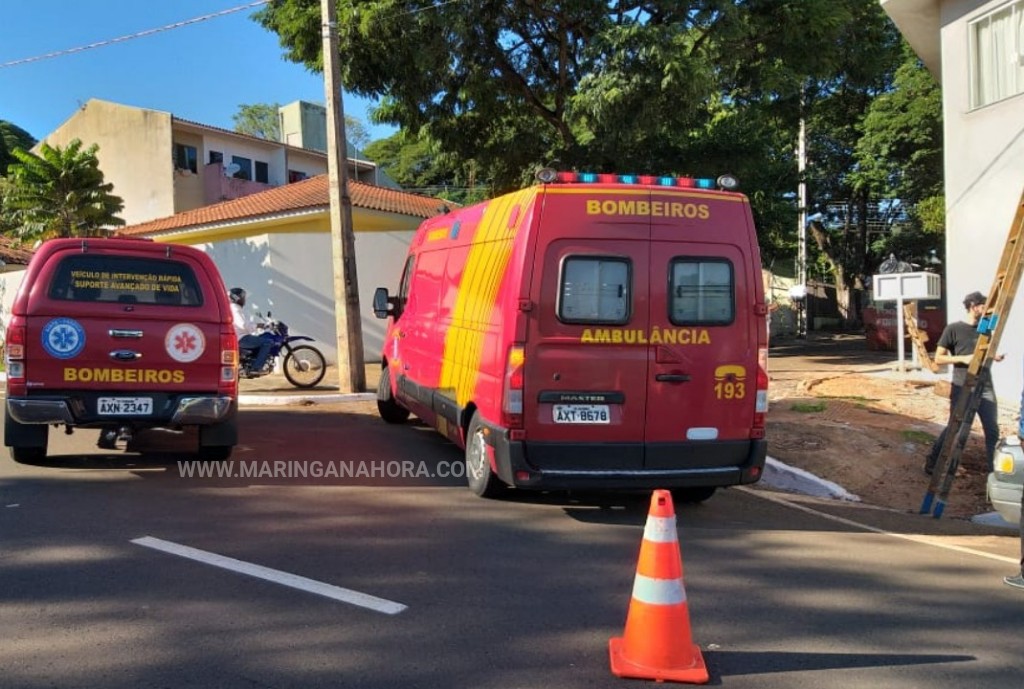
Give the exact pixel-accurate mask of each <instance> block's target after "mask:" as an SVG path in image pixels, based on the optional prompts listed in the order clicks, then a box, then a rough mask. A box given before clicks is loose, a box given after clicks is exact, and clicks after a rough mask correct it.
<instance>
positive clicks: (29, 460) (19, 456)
mask: <svg viewBox="0 0 1024 689" xmlns="http://www.w3.org/2000/svg"><path fill="white" fill-rule="evenodd" d="M11 459H13V460H14V461H15V462H17V463H18V464H41V463H42V462H43V460H44V459H46V447H12V448H11Z"/></svg>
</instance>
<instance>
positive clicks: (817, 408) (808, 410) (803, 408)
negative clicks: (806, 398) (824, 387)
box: [790, 402, 828, 414]
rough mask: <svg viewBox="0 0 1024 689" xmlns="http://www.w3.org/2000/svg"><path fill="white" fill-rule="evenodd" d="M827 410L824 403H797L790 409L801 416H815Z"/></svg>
mask: <svg viewBox="0 0 1024 689" xmlns="http://www.w3.org/2000/svg"><path fill="white" fill-rule="evenodd" d="M827 408H828V404H826V403H825V402H797V403H796V404H794V405H793V406H792V407H790V409H791V410H792V411H795V412H800V413H801V414H817V413H818V412H823V411H825V409H827Z"/></svg>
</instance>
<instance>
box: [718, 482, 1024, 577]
mask: <svg viewBox="0 0 1024 689" xmlns="http://www.w3.org/2000/svg"><path fill="white" fill-rule="evenodd" d="M734 487H735V488H738V489H739V490H741V491H743V492H744V493H747V494H748V495H753V496H755V497H759V498H761V499H762V500H768V501H770V502H774V503H777V504H779V505H785V506H786V507H791V508H792V509H794V510H800V511H801V512H807V513H808V514H813V515H815V516H818V517H822V518H824V519H828V520H830V521H834V522H838V523H840V524H845V525H846V526H852V527H854V528H856V529H864V530H865V531H871V532H873V533H877V534H881V535H883V536H890V537H892V538H900V539H903V540H904V541H912V542H914V543H921V544H923V545H930V546H933V547H935V548H944V549H946V550H952V551H954V552H957V553H964V554H965V555H976V556H977V557H984V558H987V559H989V560H995V561H997V562H1006V563H1009V564H1011V565H1018V564H1020V561H1019V560H1018V559H1017V558H1012V557H1006V556H1005V555H995V554H993V553H986V552H984V551H982V550H975V549H973V548H965V547H963V546H960V545H952V544H950V543H943V542H942V541H939V540H937V539H936V538H933V537H931V536H915V535H913V534H902V533H894V532H892V531H886V530H885V529H879V528H877V527H874V526H869V525H867V524H861V523H860V522H855V521H853V520H852V519H845V518H843V517H837V516H835V515H832V514H827V513H825V512H819V511H818V510H815V509H812V508H810V507H806V506H804V505H798V504H796V503H794V502H790V501H789V500H786V499H785V498H780V497H778V496H775V495H771V494H770V493H765V492H764V491H760V490H754V489H752V488H747V487H746V486H734Z"/></svg>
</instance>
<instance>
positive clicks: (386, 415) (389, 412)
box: [377, 367, 409, 423]
mask: <svg viewBox="0 0 1024 689" xmlns="http://www.w3.org/2000/svg"><path fill="white" fill-rule="evenodd" d="M377 413H378V414H380V418H382V419H384V420H385V421H387V422H388V423H405V422H406V421H408V419H409V410H408V409H406V408H405V407H403V406H401V405H399V404H398V402H396V401H395V398H394V397H392V396H391V369H389V368H387V367H385V368H383V369H381V372H380V380H379V381H378V382H377Z"/></svg>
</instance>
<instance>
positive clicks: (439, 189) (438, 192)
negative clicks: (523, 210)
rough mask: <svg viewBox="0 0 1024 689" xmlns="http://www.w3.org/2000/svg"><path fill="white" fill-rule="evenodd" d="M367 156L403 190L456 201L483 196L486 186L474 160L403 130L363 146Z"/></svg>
mask: <svg viewBox="0 0 1024 689" xmlns="http://www.w3.org/2000/svg"><path fill="white" fill-rule="evenodd" d="M366 155H367V157H369V158H370V159H371V160H373V161H374V162H376V163H377V164H378V165H379V166H380V167H381V169H382V170H384V172H386V173H387V174H388V176H389V177H391V178H392V179H393V180H395V181H396V182H397V183H398V184H399V185H400V186H401V187H402V188H403V189H405V190H407V191H412V192H416V193H420V194H429V195H431V196H438V197H441V198H445V199H448V200H450V201H454V202H456V203H459V204H463V205H466V204H470V203H476V202H477V201H482V200H484V199H486V198H487V197H488V195H489V189H488V187H487V185H486V184H480V183H478V181H477V177H476V169H475V165H476V164H475V161H473V160H469V161H461V160H459V159H457V158H456V157H455V156H453V155H450V154H446V153H445V152H443V151H440V150H438V146H437V144H436V142H434V141H431V140H430V138H429V137H427V136H425V135H421V136H418V137H414V136H411V135H409V134H408V133H406V132H404V131H399V132H396V133H395V134H392V135H391V136H390V137H388V138H386V139H381V140H379V141H374V142H373V143H371V144H369V145H368V146H367V147H366Z"/></svg>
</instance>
